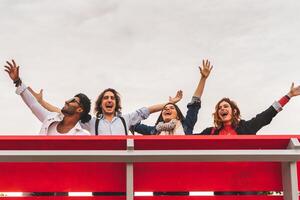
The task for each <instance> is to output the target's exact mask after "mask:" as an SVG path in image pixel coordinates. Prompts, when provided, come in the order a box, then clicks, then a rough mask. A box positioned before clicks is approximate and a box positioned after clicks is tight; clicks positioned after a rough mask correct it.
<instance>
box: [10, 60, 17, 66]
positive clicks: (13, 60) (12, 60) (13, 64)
mask: <svg viewBox="0 0 300 200" xmlns="http://www.w3.org/2000/svg"><path fill="white" fill-rule="evenodd" d="M11 61H12V63H13V65H14V67H17V65H16V63H15V61H14V59H12V60H11Z"/></svg>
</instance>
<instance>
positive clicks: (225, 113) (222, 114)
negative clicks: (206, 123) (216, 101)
mask: <svg viewBox="0 0 300 200" xmlns="http://www.w3.org/2000/svg"><path fill="white" fill-rule="evenodd" d="M220 116H221V117H222V118H225V117H227V116H228V112H226V111H224V112H221V113H220Z"/></svg>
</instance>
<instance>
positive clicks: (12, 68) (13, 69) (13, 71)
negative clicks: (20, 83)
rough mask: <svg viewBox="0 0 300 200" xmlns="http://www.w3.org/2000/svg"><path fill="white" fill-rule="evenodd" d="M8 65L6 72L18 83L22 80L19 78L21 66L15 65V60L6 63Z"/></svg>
mask: <svg viewBox="0 0 300 200" xmlns="http://www.w3.org/2000/svg"><path fill="white" fill-rule="evenodd" d="M6 63H7V65H8V66H7V65H5V66H4V67H5V71H6V72H7V73H8V75H9V77H10V78H11V80H13V81H17V80H18V79H20V77H19V66H17V64H16V63H15V61H14V60H11V62H8V61H6Z"/></svg>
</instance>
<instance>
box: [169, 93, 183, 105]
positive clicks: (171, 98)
mask: <svg viewBox="0 0 300 200" xmlns="http://www.w3.org/2000/svg"><path fill="white" fill-rule="evenodd" d="M182 96H183V94H182V90H178V91H177V93H176V96H175V97H169V102H171V103H177V102H178V101H180V100H181V99H182Z"/></svg>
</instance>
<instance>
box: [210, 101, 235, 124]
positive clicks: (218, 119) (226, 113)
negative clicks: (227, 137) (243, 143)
mask: <svg viewBox="0 0 300 200" xmlns="http://www.w3.org/2000/svg"><path fill="white" fill-rule="evenodd" d="M213 116H214V124H215V127H217V128H221V127H222V126H223V125H232V126H234V127H235V126H237V124H238V123H239V121H240V117H241V116H240V109H239V108H238V106H237V105H236V103H235V102H234V101H232V100H230V99H229V98H223V99H221V100H220V101H219V102H218V103H217V105H216V107H215V112H214V113H213Z"/></svg>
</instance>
